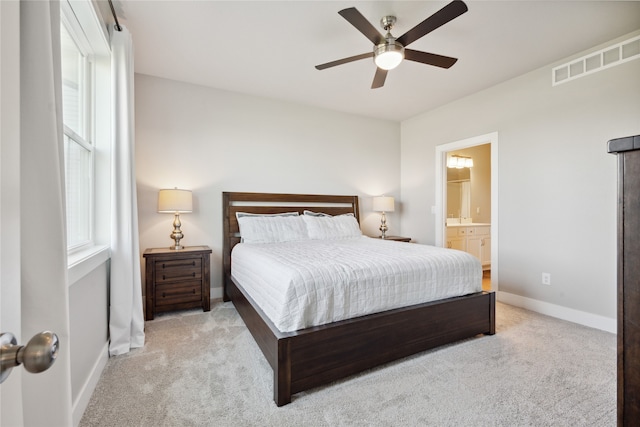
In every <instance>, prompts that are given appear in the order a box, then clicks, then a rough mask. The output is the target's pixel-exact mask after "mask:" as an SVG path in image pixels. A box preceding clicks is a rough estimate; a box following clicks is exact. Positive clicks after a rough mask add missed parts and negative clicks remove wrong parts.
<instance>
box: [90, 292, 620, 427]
mask: <svg viewBox="0 0 640 427" xmlns="http://www.w3.org/2000/svg"><path fill="white" fill-rule="evenodd" d="M146 331H147V344H146V345H145V347H144V348H143V349H138V350H136V351H133V352H131V353H129V354H127V355H123V356H118V357H115V358H111V359H110V360H109V362H108V364H107V367H106V368H105V370H104V372H103V374H102V377H101V379H100V382H99V384H98V386H97V388H96V391H95V393H94V395H93V397H92V398H91V401H90V403H89V406H88V408H87V410H86V412H85V414H84V417H83V418H82V421H81V426H615V425H616V337H615V335H613V334H609V333H606V332H602V331H599V330H595V329H590V328H586V327H582V326H579V325H576V324H573V323H569V322H564V321H561V320H557V319H554V318H551V317H546V316H542V315H538V314H536V313H532V312H529V311H526V310H522V309H518V308H515V307H511V306H508V305H504V304H498V307H497V333H496V335H494V336H482V337H477V338H473V339H470V340H466V341H463V342H460V343H457V344H453V345H449V346H446V347H442V348H438V349H435V350H432V351H428V352H425V353H421V354H419V355H416V356H413V357H410V358H407V359H403V360H401V361H398V362H394V363H391V364H388V365H385V366H383V367H380V368H376V369H373V370H370V371H367V372H365V373H363V374H360V375H357V376H354V377H351V378H348V379H345V380H342V381H338V382H336V383H334V384H331V385H329V386H326V387H320V388H316V389H313V390H310V391H307V392H303V393H300V394H297V395H294V398H293V401H292V403H291V404H289V405H286V406H284V407H281V408H278V407H276V405H275V404H274V402H273V400H272V396H273V391H272V390H273V389H272V378H273V374H272V371H271V368H270V367H269V365H268V363H267V362H266V360H265V359H264V357H263V356H262V354H261V353H260V350H259V349H258V347H257V345H256V344H255V342H254V341H253V338H252V337H251V335H250V334H249V332H248V331H247V329H246V328H245V327H244V324H243V323H242V320H241V319H240V317H239V316H238V314H237V312H236V311H235V309H234V308H233V305H231V304H230V303H215V304H213V305H212V308H211V312H209V313H203V312H201V311H197V310H194V311H185V312H180V313H175V314H167V315H162V316H159V317H157V318H156V320H154V321H151V322H147V323H146Z"/></svg>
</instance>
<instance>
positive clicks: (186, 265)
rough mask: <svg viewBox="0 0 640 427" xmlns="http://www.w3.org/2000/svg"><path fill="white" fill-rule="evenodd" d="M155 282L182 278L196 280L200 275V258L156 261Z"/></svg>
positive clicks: (182, 279)
mask: <svg viewBox="0 0 640 427" xmlns="http://www.w3.org/2000/svg"><path fill="white" fill-rule="evenodd" d="M155 272H156V284H160V283H168V282H175V281H184V280H190V279H193V280H197V279H200V278H201V277H202V260H201V259H200V258H191V259H177V260H168V261H157V262H156V268H155Z"/></svg>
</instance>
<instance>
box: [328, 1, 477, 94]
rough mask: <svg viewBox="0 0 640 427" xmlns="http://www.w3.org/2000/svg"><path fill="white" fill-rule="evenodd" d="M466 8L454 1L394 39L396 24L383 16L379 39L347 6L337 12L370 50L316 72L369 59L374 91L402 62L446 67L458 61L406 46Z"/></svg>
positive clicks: (354, 11) (332, 62)
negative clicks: (373, 70)
mask: <svg viewBox="0 0 640 427" xmlns="http://www.w3.org/2000/svg"><path fill="white" fill-rule="evenodd" d="M467 10H469V9H468V8H467V5H466V4H465V3H464V2H463V1H461V0H454V1H452V2H451V3H449V4H448V5H446V6H445V7H443V8H442V9H440V10H439V11H437V12H436V13H434V14H433V15H431V16H430V17H428V18H427V19H425V20H424V21H422V22H421V23H419V24H418V25H416V26H415V27H413V28H412V29H410V30H409V31H407V32H406V33H404V34H403V35H401V36H400V37H398V38H395V37H393V36H392V35H391V28H393V24H395V22H396V17H395V16H385V17H383V18H382V19H381V20H380V25H381V26H382V28H384V30H385V31H386V32H387V34H386V35H385V36H383V35H382V34H381V33H380V32H379V31H378V30H376V28H375V27H374V26H373V25H372V24H371V23H370V22H369V21H367V19H366V18H365V17H364V16H362V14H361V13H360V12H358V9H356V8H355V7H350V8H348V9H343V10H341V11H340V12H338V13H339V14H340V15H341V16H342V17H343V18H344V19H346V20H347V21H349V23H350V24H351V25H353V26H354V27H356V29H357V30H358V31H360V32H361V33H362V34H364V36H365V37H366V38H368V39H369V40H371V42H373V51H372V52H368V53H362V54H360V55H355V56H350V57H348V58H343V59H338V60H337V61H331V62H327V63H326V64H320V65H316V69H318V70H324V69H327V68H331V67H335V66H336V65H342V64H346V63H349V62H353V61H358V60H360V59H365V58H373V59H374V62H375V64H376V67H377V68H376V73H375V75H374V77H373V83H372V84H371V89H376V88H379V87H382V86H383V85H384V81H385V79H386V78H387V72H388V71H389V70H391V69H393V68H395V67H397V66H398V65H399V64H400V62H402V60H403V59H408V60H409V61H415V62H420V63H423V64H427V65H434V66H436V67H441V68H450V67H451V66H452V65H453V64H455V63H456V61H457V60H458V59H457V58H451V57H449V56H442V55H436V54H434V53H428V52H421V51H418V50H413V49H407V48H406V47H407V46H408V45H409V44H411V43H413V42H414V41H416V40H418V39H419V38H421V37H423V36H425V35H427V34H429V33H430V32H431V31H433V30H435V29H436V28H439V27H441V26H443V25H444V24H446V23H447V22H449V21H451V20H453V19H455V18H457V17H458V16H460V15H462V14H463V13H465V12H466V11H467Z"/></svg>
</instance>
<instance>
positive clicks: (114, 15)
mask: <svg viewBox="0 0 640 427" xmlns="http://www.w3.org/2000/svg"><path fill="white" fill-rule="evenodd" d="M108 1H109V7H110V8H111V14H112V15H113V19H115V20H116V30H117V31H122V27H121V26H120V23H119V22H118V16H117V15H116V11H115V9H114V8H113V3H112V2H111V0H108Z"/></svg>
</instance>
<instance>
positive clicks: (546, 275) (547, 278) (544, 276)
mask: <svg viewBox="0 0 640 427" xmlns="http://www.w3.org/2000/svg"><path fill="white" fill-rule="evenodd" d="M542 284H543V285H551V274H549V273H542Z"/></svg>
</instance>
